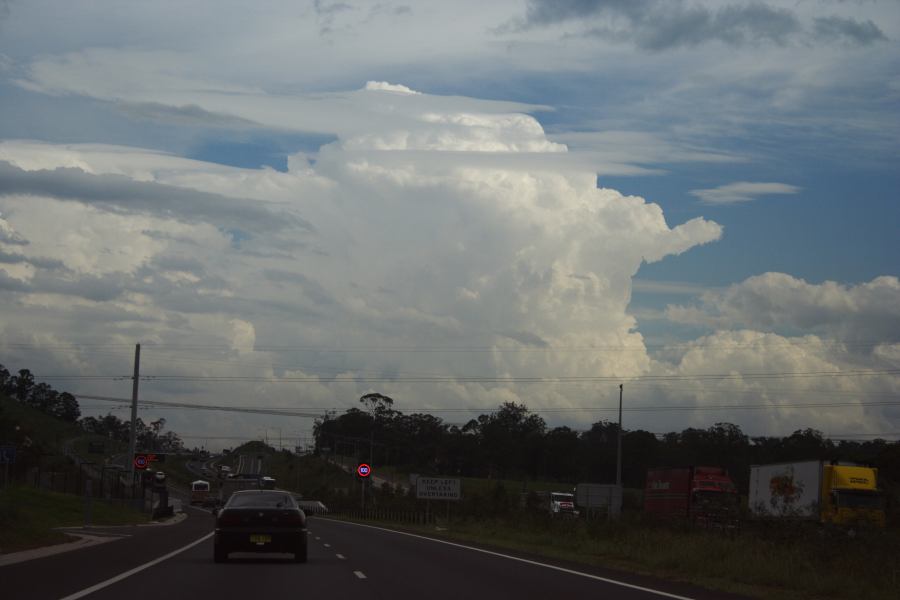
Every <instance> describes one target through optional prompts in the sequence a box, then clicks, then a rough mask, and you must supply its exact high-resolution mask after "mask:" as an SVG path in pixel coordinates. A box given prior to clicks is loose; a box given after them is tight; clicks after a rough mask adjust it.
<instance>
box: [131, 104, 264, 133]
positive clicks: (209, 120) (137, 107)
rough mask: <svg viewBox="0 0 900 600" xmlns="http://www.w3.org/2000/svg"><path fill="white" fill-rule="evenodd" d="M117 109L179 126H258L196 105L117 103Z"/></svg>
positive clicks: (138, 117)
mask: <svg viewBox="0 0 900 600" xmlns="http://www.w3.org/2000/svg"><path fill="white" fill-rule="evenodd" d="M115 107H116V108H117V109H118V110H119V112H121V113H123V114H125V115H127V116H129V117H132V118H136V119H147V120H151V121H162V122H164V123H175V124H178V125H199V126H202V127H234V126H242V125H243V126H248V127H250V126H258V124H257V123H254V122H253V121H249V120H247V119H242V118H241V117H235V116H232V115H227V114H221V113H215V112H210V111H208V110H204V109H202V108H200V107H199V106H197V105H196V104H187V105H185V106H167V105H165V104H159V103H157V102H117V103H116V104H115Z"/></svg>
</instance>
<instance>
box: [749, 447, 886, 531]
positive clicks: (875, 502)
mask: <svg viewBox="0 0 900 600" xmlns="http://www.w3.org/2000/svg"><path fill="white" fill-rule="evenodd" d="M748 506H749V508H750V511H751V512H752V513H753V514H754V515H756V516H758V517H768V518H795V519H809V520H817V521H820V522H822V523H830V524H834V525H841V526H866V525H868V526H875V527H884V524H885V513H884V495H883V494H882V492H881V491H880V490H879V489H878V469H875V468H872V467H865V466H861V465H855V464H847V463H836V462H825V461H818V460H813V461H803V462H793V463H779V464H773V465H753V466H751V467H750V497H749V503H748Z"/></svg>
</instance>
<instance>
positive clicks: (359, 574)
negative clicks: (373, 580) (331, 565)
mask: <svg viewBox="0 0 900 600" xmlns="http://www.w3.org/2000/svg"><path fill="white" fill-rule="evenodd" d="M353 574H354V575H356V576H357V577H359V578H360V579H366V575H365V574H364V573H363V572H362V571H353Z"/></svg>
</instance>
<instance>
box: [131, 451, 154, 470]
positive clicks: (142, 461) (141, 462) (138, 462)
mask: <svg viewBox="0 0 900 600" xmlns="http://www.w3.org/2000/svg"><path fill="white" fill-rule="evenodd" d="M149 464H150V459H149V458H147V455H146V454H135V455H134V468H135V469H146V468H147V465H149Z"/></svg>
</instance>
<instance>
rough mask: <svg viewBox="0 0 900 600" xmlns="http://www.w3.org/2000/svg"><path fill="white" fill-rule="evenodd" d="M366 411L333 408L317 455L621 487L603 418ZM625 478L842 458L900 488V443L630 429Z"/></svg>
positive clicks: (384, 407) (727, 426) (381, 402)
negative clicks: (584, 423) (572, 421)
mask: <svg viewBox="0 0 900 600" xmlns="http://www.w3.org/2000/svg"><path fill="white" fill-rule="evenodd" d="M360 403H361V404H362V405H363V407H362V408H351V409H348V410H347V411H346V412H344V414H341V415H334V414H330V415H328V416H326V417H325V418H322V419H319V420H317V421H316V423H315V424H314V428H313V433H314V437H315V449H316V452H317V453H318V454H328V453H332V454H336V455H344V456H355V457H356V458H358V459H359V460H360V461H363V462H369V461H371V462H372V464H373V467H374V468H378V466H394V467H398V468H400V469H402V470H405V471H409V472H417V473H421V474H432V475H444V476H461V477H483V478H492V479H513V480H532V481H547V482H560V483H566V484H575V483H579V482H592V483H613V482H615V477H616V453H617V438H618V433H619V427H618V424H617V423H611V422H609V421H606V420H601V421H598V422H596V423H593V424H592V425H591V426H590V428H589V429H588V430H587V431H576V430H574V429H572V428H570V427H566V426H561V427H552V428H551V427H548V425H547V423H546V422H545V421H544V419H543V418H542V417H541V416H540V415H538V414H536V413H533V412H531V411H529V410H528V408H527V406H526V405H524V404H516V403H512V402H507V403H504V404H501V405H500V406H499V407H498V408H497V409H496V410H494V411H491V412H488V413H485V414H481V415H479V416H478V417H476V418H474V419H472V420H470V421H469V422H467V423H466V424H465V425H462V426H459V425H451V424H447V423H444V422H443V420H442V419H440V418H439V417H436V416H434V415H429V414H422V413H414V414H404V413H402V412H401V411H399V410H396V409H394V407H393V404H394V400H393V399H392V398H390V397H389V396H385V395H382V394H378V393H372V394H366V395H364V396H362V397H361V398H360ZM622 456H623V460H622V480H623V484H624V485H625V487H631V488H642V487H643V485H644V480H645V477H646V473H647V470H648V469H649V468H653V467H675V466H687V465H709V466H722V467H726V468H727V469H728V470H729V473H730V474H731V475H732V478H733V479H734V480H735V482H736V484H737V486H738V488H739V489H740V490H741V491H742V492H743V493H747V490H748V487H749V472H750V465H752V464H768V463H777V462H788V461H799V460H839V461H848V462H856V463H860V464H869V465H872V466H875V467H878V468H879V470H880V472H879V479H880V481H881V486H882V487H892V486H894V487H895V486H900V443H898V442H889V441H886V440H882V439H875V440H868V441H852V440H830V439H827V438H825V436H824V435H823V434H822V432H820V431H818V430H815V429H811V428H807V429H800V430H797V431H795V432H793V433H792V434H791V435H789V436H784V437H778V436H759V437H751V436H748V435H747V434H745V433H744V432H743V431H742V430H741V428H740V427H739V426H738V425H735V424H733V423H727V422H720V423H715V424H713V425H712V426H710V427H708V428H705V429H701V428H693V427H690V428H687V429H684V430H682V431H680V432H675V431H673V432H670V433H666V434H664V435H656V434H654V433H651V432H649V431H644V430H641V429H635V430H628V429H624V430H623V432H622Z"/></svg>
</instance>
